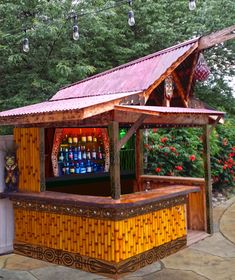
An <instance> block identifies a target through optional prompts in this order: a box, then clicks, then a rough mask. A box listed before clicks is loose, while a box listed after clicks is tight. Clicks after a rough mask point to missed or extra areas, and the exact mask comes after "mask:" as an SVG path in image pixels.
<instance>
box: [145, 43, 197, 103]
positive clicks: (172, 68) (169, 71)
mask: <svg viewBox="0 0 235 280" xmlns="http://www.w3.org/2000/svg"><path fill="white" fill-rule="evenodd" d="M197 47H198V44H197V43H196V42H195V44H194V45H193V46H192V47H191V48H190V49H189V50H188V51H187V52H186V53H185V54H184V55H182V56H181V57H179V58H178V59H177V60H176V61H175V62H174V63H173V64H172V65H171V66H170V67H169V68H168V69H167V70H166V72H165V73H163V74H162V76H161V77H160V78H158V79H157V80H156V81H155V82H154V83H153V84H152V85H151V86H150V87H149V88H148V89H147V90H146V91H145V92H144V99H145V103H146V102H147V100H148V98H149V95H150V94H151V93H152V92H153V90H154V89H155V88H156V87H158V86H159V85H160V83H161V82H162V81H164V80H165V78H166V77H167V76H168V75H170V74H171V73H172V72H173V71H174V70H175V69H176V68H177V67H178V66H179V65H180V64H181V63H182V62H183V61H184V60H185V59H186V58H187V57H188V56H189V55H190V54H191V53H192V52H193V51H194V50H195V49H197Z"/></svg>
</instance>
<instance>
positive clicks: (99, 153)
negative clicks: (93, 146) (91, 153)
mask: <svg viewBox="0 0 235 280" xmlns="http://www.w3.org/2000/svg"><path fill="white" fill-rule="evenodd" d="M97 156H98V159H103V155H102V152H101V148H100V146H99V147H98V155H97Z"/></svg>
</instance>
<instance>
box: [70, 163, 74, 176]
mask: <svg viewBox="0 0 235 280" xmlns="http://www.w3.org/2000/svg"><path fill="white" fill-rule="evenodd" d="M69 172H70V174H74V173H75V168H74V162H71V163H70V165H69Z"/></svg>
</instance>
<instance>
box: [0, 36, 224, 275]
mask: <svg viewBox="0 0 235 280" xmlns="http://www.w3.org/2000/svg"><path fill="white" fill-rule="evenodd" d="M200 52H201V49H200V39H198V38H197V39H193V40H190V41H186V42H184V43H181V44H178V45H176V46H173V47H171V48H168V49H165V50H163V51H160V52H156V53H154V54H151V55H148V56H146V57H143V58H140V59H138V60H135V61H132V62H129V63H127V64H125V65H122V66H119V67H117V68H114V69H111V70H108V71H106V72H103V73H101V74H97V75H95V76H92V77H90V78H87V79H85V80H82V81H79V82H77V83H75V84H72V85H68V86H67V87H65V88H62V89H61V90H59V91H58V92H57V93H56V94H55V95H54V96H53V97H52V98H51V99H50V100H48V101H45V102H42V103H39V104H34V105H29V106H26V107H22V108H17V109H12V110H8V111H5V112H1V113H0V124H1V125H12V126H14V141H15V144H16V145H17V151H16V158H17V163H18V168H19V182H18V191H17V192H9V193H7V194H5V195H8V196H9V197H10V199H11V200H12V202H13V207H14V227H15V233H14V252H15V253H18V254H22V255H25V256H29V257H33V258H37V259H40V260H45V261H48V262H53V263H57V264H61V265H65V266H68V267H73V268H78V269H82V270H86V271H89V272H94V273H99V274H103V275H107V276H109V277H113V278H117V277H118V276H120V275H123V274H125V273H128V272H132V271H135V270H136V269H138V268H141V267H143V266H145V265H148V264H151V263H153V262H154V261H157V260H159V259H161V258H164V257H165V256H168V255H169V254H171V253H174V252H176V251H178V250H180V249H181V248H183V247H185V246H186V245H187V244H189V243H192V242H195V241H198V240H199V239H200V238H203V237H205V236H206V235H207V234H210V233H212V218H211V178H210V156H209V134H210V131H211V129H212V128H213V126H215V125H216V124H217V123H218V122H219V121H220V120H221V119H222V118H223V116H224V113H223V112H218V111H215V110H211V109H208V108H206V106H205V105H204V104H203V103H202V102H201V101H199V100H197V99H196V98H195V97H194V95H193V89H194V82H195V74H196V70H195V69H196V65H197V61H198V57H199V54H200ZM159 127H160V128H161V127H162V128H166V127H167V128H170V129H177V128H178V127H201V128H203V135H202V138H203V145H204V166H205V176H204V178H188V177H176V176H156V175H148V174H145V169H144V145H143V143H144V137H145V134H144V132H145V131H146V130H147V129H149V128H159Z"/></svg>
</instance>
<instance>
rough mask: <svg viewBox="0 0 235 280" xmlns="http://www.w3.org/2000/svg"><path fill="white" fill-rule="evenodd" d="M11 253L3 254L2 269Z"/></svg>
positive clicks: (0, 260)
mask: <svg viewBox="0 0 235 280" xmlns="http://www.w3.org/2000/svg"><path fill="white" fill-rule="evenodd" d="M9 256H10V255H2V256H0V269H2V268H4V266H5V263H6V260H7V259H8V258H9Z"/></svg>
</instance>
